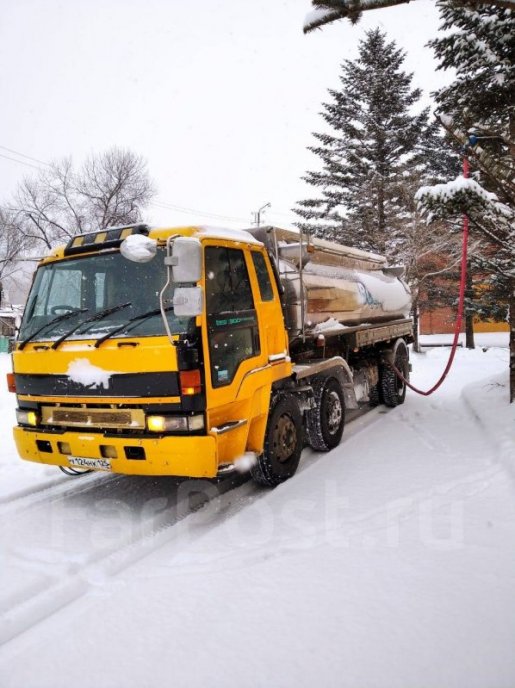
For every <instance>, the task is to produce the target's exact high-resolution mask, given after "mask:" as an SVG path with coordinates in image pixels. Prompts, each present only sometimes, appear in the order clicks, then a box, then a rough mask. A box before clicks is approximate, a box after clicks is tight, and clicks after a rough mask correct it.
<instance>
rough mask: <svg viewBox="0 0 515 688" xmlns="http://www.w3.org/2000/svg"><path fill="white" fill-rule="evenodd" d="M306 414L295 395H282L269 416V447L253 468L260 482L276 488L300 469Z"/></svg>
mask: <svg viewBox="0 0 515 688" xmlns="http://www.w3.org/2000/svg"><path fill="white" fill-rule="evenodd" d="M302 434H303V433H302V416H301V413H300V409H299V404H298V402H297V400H296V399H295V397H293V396H291V395H288V396H282V397H279V399H278V400H277V401H276V402H275V404H274V406H273V408H272V411H271V413H270V416H269V419H268V425H267V428H266V433H265V449H264V452H263V453H262V454H261V456H259V457H258V460H257V463H256V464H255V465H254V466H253V467H252V468H251V470H250V472H251V475H252V477H253V478H254V480H255V481H256V482H258V483H259V484H260V485H266V486H267V487H275V486H276V485H279V484H280V483H282V482H284V481H285V480H288V478H291V476H292V475H293V474H294V473H295V471H296V470H297V467H298V465H299V461H300V455H301V452H302V444H303V441H302V440H303V437H302Z"/></svg>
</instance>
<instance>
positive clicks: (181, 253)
mask: <svg viewBox="0 0 515 688" xmlns="http://www.w3.org/2000/svg"><path fill="white" fill-rule="evenodd" d="M165 263H166V265H169V266H171V267H172V277H173V281H174V282H179V283H180V282H198V281H199V279H200V278H201V277H202V246H201V245H200V241H199V240H198V239H194V238H193V237H177V239H175V240H174V242H173V244H172V255H171V256H167V257H166V258H165Z"/></svg>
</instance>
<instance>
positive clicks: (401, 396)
mask: <svg viewBox="0 0 515 688" xmlns="http://www.w3.org/2000/svg"><path fill="white" fill-rule="evenodd" d="M394 364H395V367H396V368H398V369H399V370H400V371H401V373H402V374H403V375H404V377H405V378H406V379H407V378H408V374H409V358H408V349H407V347H406V344H405V343H404V342H401V343H399V345H398V346H397V349H396V351H395V358H394ZM379 382H380V387H381V394H382V396H383V402H384V403H385V405H386V406H390V408H394V407H395V406H400V404H404V400H405V399H406V383H405V382H403V381H402V380H401V379H400V378H399V377H397V373H396V372H395V371H394V370H393V369H392V368H390V366H389V365H385V366H384V367H383V371H382V374H381V378H380V381H379Z"/></svg>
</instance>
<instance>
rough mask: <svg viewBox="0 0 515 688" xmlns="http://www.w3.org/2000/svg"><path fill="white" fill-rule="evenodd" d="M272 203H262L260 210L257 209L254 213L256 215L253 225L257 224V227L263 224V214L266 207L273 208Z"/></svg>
mask: <svg viewBox="0 0 515 688" xmlns="http://www.w3.org/2000/svg"><path fill="white" fill-rule="evenodd" d="M271 207H272V204H271V203H265V205H262V206H261V208H260V209H259V210H257V211H256V212H255V213H252V214H253V215H254V222H253V223H252V224H253V225H256V227H260V226H261V214H262V213H263V211H264V210H265V208H271Z"/></svg>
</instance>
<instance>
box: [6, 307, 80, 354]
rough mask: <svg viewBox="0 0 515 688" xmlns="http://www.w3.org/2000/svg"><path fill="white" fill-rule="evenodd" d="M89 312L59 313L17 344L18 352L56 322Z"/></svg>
mask: <svg viewBox="0 0 515 688" xmlns="http://www.w3.org/2000/svg"><path fill="white" fill-rule="evenodd" d="M88 311H89V308H81V309H79V310H76V311H70V312H69V313H61V315H58V316H57V318H54V319H53V320H51V321H50V322H47V323H45V324H44V325H41V327H40V328H39V329H37V330H36V331H35V332H33V333H32V334H31V335H30V337H26V338H25V339H24V340H23V341H22V342H19V345H18V349H19V351H22V350H23V349H24V348H25V347H26V345H27V344H28V343H29V342H31V341H32V340H33V339H34V337H37V336H38V334H39V333H40V332H43V330H46V328H47V327H51V326H52V325H56V324H57V323H58V322H62V321H63V320H68V318H71V317H72V316H73V315H78V314H79V313H87V312H88Z"/></svg>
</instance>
